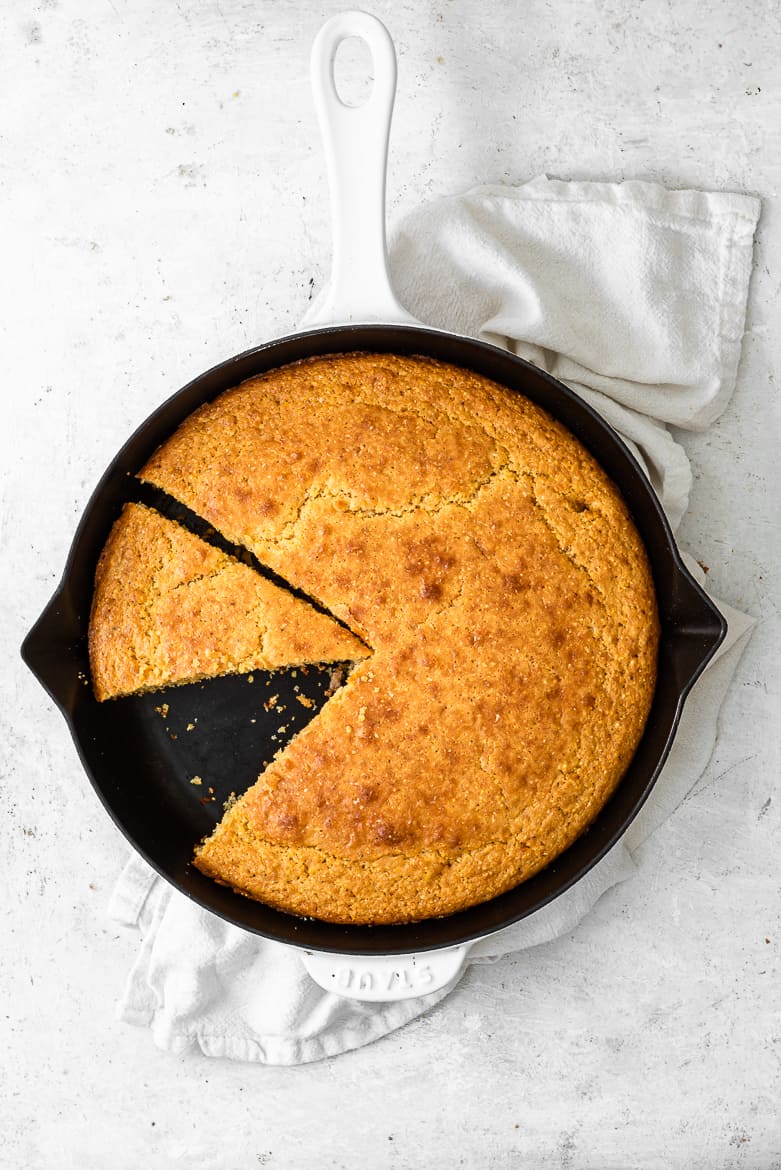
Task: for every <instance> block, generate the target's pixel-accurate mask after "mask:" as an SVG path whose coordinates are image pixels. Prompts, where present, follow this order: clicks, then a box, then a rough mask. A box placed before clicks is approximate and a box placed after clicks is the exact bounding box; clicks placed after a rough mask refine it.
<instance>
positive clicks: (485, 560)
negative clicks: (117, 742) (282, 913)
mask: <svg viewBox="0 0 781 1170" xmlns="http://www.w3.org/2000/svg"><path fill="white" fill-rule="evenodd" d="M141 477H142V478H143V479H146V480H148V481H150V482H151V483H154V484H156V485H157V486H159V487H161V488H163V489H164V490H165V491H167V492H168V493H169V494H171V495H173V496H175V497H176V498H177V499H179V500H180V501H182V502H183V503H184V504H186V505H187V506H188V507H189V508H191V509H193V511H195V512H197V513H198V514H200V515H201V516H203V517H204V518H205V519H207V520H208V521H209V522H210V523H211V524H213V525H214V527H215V528H217V529H218V530H219V531H221V532H222V533H223V534H224V535H225V536H227V537H228V538H229V539H230V540H232V541H234V542H235V543H238V544H243V545H245V546H246V547H247V548H249V549H250V550H251V551H252V552H253V553H254V554H255V555H256V556H257V557H258V558H259V559H260V560H261V561H262V562H264V563H265V564H267V565H268V566H269V567H270V568H272V569H274V570H275V571H277V572H279V573H280V574H282V575H283V576H284V577H285V579H286V580H289V581H290V582H291V583H292V584H293V585H295V586H296V587H298V588H301V589H303V590H305V591H306V592H307V593H308V594H309V595H310V596H312V597H315V598H317V599H318V601H320V602H321V603H322V604H323V605H324V606H325V607H326V608H328V609H329V610H330V612H332V613H334V614H335V615H336V616H337V617H339V618H340V619H341V620H342V621H344V622H345V623H346V624H347V625H349V626H350V628H352V629H353V630H355V631H356V633H358V634H360V636H361V637H362V638H364V639H365V640H366V641H367V642H368V643H369V644H370V645H371V646H372V647H373V649H374V654H373V656H372V658H371V659H368V660H367V661H365V662H363V663H362V664H360V665H359V666H358V667H357V668H356V669H355V670H354V671H353V672H352V674H351V676H350V679H349V680H348V682H347V684H346V685H345V686H344V687H343V688H342V689H341V690H340V691H339V692H338V694H337V695H336V696H335V697H334V698H333V699H332V700H331V701H330V702H329V703H328V704H327V705H326V706H325V707H324V708H323V710H322V711H321V712H320V713H319V714H318V716H317V717H316V718H315V719H314V720H313V721H312V722H311V723H309V724H308V725H307V727H306V728H304V729H303V730H302V731H301V732H300V733H299V735H298V736H297V737H296V738H295V739H293V740H292V741H291V742H290V743H289V744H288V745H287V746H286V748H285V749H284V750H283V751H282V752H280V753H279V755H278V756H277V757H276V758H275V759H274V760H273V761H272V763H271V764H270V766H269V767H268V768H267V769H266V770H265V772H264V773H263V774H262V775H261V776H260V778H259V780H258V782H257V783H256V784H255V785H254V786H253V787H252V788H251V789H250V790H249V791H248V792H247V793H246V794H245V795H244V796H243V797H242V798H241V799H240V800H239V801H238V802H237V804H236V805H235V806H234V807H233V808H232V809H231V810H230V812H229V813H228V814H227V815H226V817H225V818H224V819H223V821H222V823H221V825H220V826H218V828H217V830H216V831H215V833H214V834H213V835H212V837H211V838H209V839H208V840H207V841H206V842H205V843H204V844H203V845H202V846H201V847H200V848H199V849H198V851H197V855H196V865H197V866H198V867H199V868H200V869H201V870H202V871H203V872H205V873H208V874H210V875H211V876H212V877H214V878H216V879H217V880H219V881H222V882H226V883H228V884H229V885H232V886H233V887H234V888H235V889H237V890H239V891H240V892H243V893H245V894H248V895H250V896H252V897H257V898H259V899H261V900H263V901H266V902H269V903H270V904H272V905H275V906H278V907H280V908H282V909H285V910H288V911H291V912H294V913H298V914H305V915H311V916H314V917H319V918H324V919H327V920H330V921H336V922H355V923H360V922H364V923H381V922H402V921H409V920H414V919H420V918H426V917H432V916H435V915H440V914H447V913H452V912H454V911H455V910H458V909H461V908H463V907H465V906H469V905H473V904H474V903H476V902H480V901H484V900H486V899H488V898H490V897H493V896H495V895H496V894H498V893H500V892H503V891H504V890H506V889H508V888H510V887H512V886H514V885H516V884H517V883H518V882H520V881H523V880H525V879H526V878H528V877H530V876H531V875H532V874H533V873H536V872H537V871H538V870H539V869H540V868H542V867H543V866H544V865H546V864H547V863H548V862H549V861H550V860H551V859H552V858H553V857H555V856H556V855H557V854H558V853H560V852H561V851H562V850H563V849H565V848H566V847H567V846H568V845H569V844H570V843H571V842H572V841H573V840H574V839H575V838H576V837H577V836H579V835H580V834H581V833H582V832H583V831H584V830H585V829H586V828H587V826H588V825H589V824H590V823H591V821H592V820H593V819H594V817H595V816H596V814H597V813H598V812H599V810H600V809H601V808H602V806H603V805H604V803H605V801H606V800H607V799H608V797H609V796H610V794H611V792H612V791H613V789H614V788H615V786H616V784H617V783H618V781H619V779H620V777H621V775H622V774H623V772H624V771H625V769H626V767H627V765H628V763H629V760H630V759H631V756H632V754H633V752H634V750H635V748H636V746H637V743H638V742H639V739H640V736H641V734H642V730H643V727H644V724H645V720H646V717H647V713H648V710H649V708H650V703H651V699H652V696H653V690H654V683H655V672H656V652H657V642H658V620H657V615H656V606H655V599H654V592H653V586H652V582H651V575H650V570H649V567H648V562H647V558H646V555H645V551H644V549H643V546H642V543H641V541H640V538H639V536H638V534H637V531H636V529H635V528H634V525H633V524H632V521H631V519H630V517H629V514H628V512H627V509H626V507H625V505H624V503H623V501H622V499H621V497H620V495H619V493H618V492H617V490H616V489H615V487H614V486H613V485H612V484H611V483H610V481H609V480H608V478H607V477H606V476H605V474H604V472H602V470H601V469H600V468H599V466H598V465H597V463H596V462H595V461H594V460H593V459H592V458H591V456H590V455H589V454H588V453H587V452H586V451H585V450H584V448H583V447H581V446H580V444H578V443H577V441H576V440H575V439H574V438H573V437H572V435H570V434H569V432H567V431H566V430H565V429H564V428H563V427H562V426H560V425H559V424H558V423H556V422H555V421H554V420H553V419H551V418H550V417H549V416H548V415H547V414H546V413H545V412H544V411H542V410H540V409H539V408H538V407H536V406H534V405H533V404H532V403H530V402H528V401H527V400H526V399H524V398H522V397H521V396H519V395H516V394H512V393H511V392H509V391H507V390H505V389H504V388H502V387H501V386H498V385H495V384H493V383H491V382H489V381H487V380H486V379H483V378H480V377H478V376H477V375H474V374H471V373H469V372H467V371H464V370H461V369H458V368H456V367H452V366H448V365H445V364H443V363H439V362H433V361H430V360H428V359H422V358H421V359H418V358H402V357H396V356H393V355H370V354H356V355H346V356H335V357H332V358H322V359H313V360H311V361H307V362H302V363H298V364H296V365H294V366H288V367H284V368H282V369H280V370H276V371H273V372H272V373H270V374H267V375H264V376H263V377H260V378H255V379H252V380H251V381H249V382H246V383H244V384H242V385H241V386H239V387H237V388H236V389H234V390H232V391H229V392H228V393H226V394H223V395H222V396H221V397H220V398H219V399H217V400H216V401H215V402H214V403H211V404H209V405H207V406H205V407H203V408H201V410H199V411H197V412H196V413H195V414H194V415H192V416H191V417H190V418H189V419H188V420H186V422H185V423H184V424H183V426H182V427H180V428H179V430H178V431H177V432H176V434H175V435H174V436H173V437H172V438H171V439H170V440H169V441H168V443H166V444H165V445H164V446H163V447H162V448H161V449H160V450H159V451H158V452H156V453H155V455H154V456H153V458H152V459H151V460H150V462H149V463H148V464H147V466H146V467H145V468H144V469H143V471H142V472H141Z"/></svg>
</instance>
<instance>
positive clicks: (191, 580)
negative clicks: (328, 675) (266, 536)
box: [89, 504, 368, 700]
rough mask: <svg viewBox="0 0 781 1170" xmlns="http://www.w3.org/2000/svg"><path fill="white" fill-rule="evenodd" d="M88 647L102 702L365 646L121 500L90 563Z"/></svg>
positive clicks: (342, 654) (348, 656) (356, 653)
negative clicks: (92, 564) (118, 511)
mask: <svg viewBox="0 0 781 1170" xmlns="http://www.w3.org/2000/svg"><path fill="white" fill-rule="evenodd" d="M89 653H90V668H91V674H92V682H93V688H94V691H95V695H96V697H97V698H98V699H101V700H102V699H110V698H114V697H116V696H117V695H127V694H131V693H137V692H139V691H146V690H154V689H156V688H158V687H164V686H172V685H176V684H179V683H187V682H195V681H196V680H198V679H202V678H213V677H215V676H217V675H221V674H233V673H241V672H243V671H249V670H272V669H274V668H275V667H278V666H296V665H299V664H301V663H306V662H313V661H315V662H343V661H347V660H355V659H360V658H363V657H365V656H366V655H367V654H368V650H367V648H366V647H365V646H363V645H362V644H361V642H359V641H358V639H357V638H354V637H353V636H352V634H350V632H349V631H348V630H344V629H342V627H341V626H339V625H338V624H337V623H336V622H335V621H333V620H332V619H331V618H329V617H327V616H326V615H324V614H320V613H318V612H317V610H315V609H312V608H311V606H308V605H306V604H305V603H304V602H303V601H299V600H298V598H296V597H294V596H293V595H292V594H290V593H287V592H286V591H285V590H284V589H280V588H279V587H278V586H276V585H274V584H273V583H272V582H271V581H267V580H266V579H265V578H264V577H261V576H260V575H259V574H258V573H256V572H255V571H254V570H253V569H250V568H248V567H247V566H246V565H242V564H240V563H239V562H238V561H236V560H234V559H233V558H232V557H229V556H227V555H226V554H225V553H223V552H220V551H219V550H218V549H216V548H212V546H211V545H208V544H206V543H205V542H204V541H202V540H200V539H199V537H197V536H194V535H193V534H192V533H190V532H188V531H187V530H186V529H184V528H182V527H180V525H178V524H175V523H174V522H173V521H172V520H168V519H166V518H165V517H164V516H161V515H160V513H159V512H156V511H154V510H152V509H150V508H145V507H143V506H142V505H140V504H126V505H125V507H124V509H123V511H122V513H121V515H120V517H119V519H118V520H117V522H116V523H115V525H114V527H113V528H112V530H111V534H110V536H109V539H108V541H107V543H106V546H105V548H104V549H103V553H102V554H101V557H100V561H99V563H98V569H97V574H96V578H95V593H94V597H93V603H92V614H91V617H90V626H89Z"/></svg>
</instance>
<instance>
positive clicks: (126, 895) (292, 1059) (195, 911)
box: [109, 178, 759, 1064]
mask: <svg viewBox="0 0 781 1170" xmlns="http://www.w3.org/2000/svg"><path fill="white" fill-rule="evenodd" d="M758 214H759V203H758V200H756V199H754V198H751V197H749V196H745V195H733V194H719V193H716V194H707V193H703V192H697V191H667V190H665V189H664V188H662V187H659V186H657V185H655V184H650V183H639V182H632V183H623V184H611V183H563V182H557V181H553V180H548V179H545V178H540V179H536V180H534V181H533V182H531V183H527V184H525V185H524V186H522V187H518V188H514V189H508V188H502V187H481V188H477V189H476V190H473V191H470V192H468V193H467V194H466V195H462V196H456V197H454V198H450V199H445V200H441V201H439V202H437V203H434V204H432V205H430V206H427V207H424V208H421V209H420V210H419V211H417V212H415V213H414V214H413V215H411V216H410V217H409V218H408V219H407V220H406V221H405V222H404V223H403V224H402V225H401V227H400V229H399V230H398V232H397V234H396V236H395V238H394V241H393V244H392V248H391V264H392V270H393V274H394V279H395V284H396V287H397V289H398V292H399V295H400V299H401V300H402V301H403V302H404V304H405V305H406V306H407V308H408V309H409V310H410V311H411V312H412V313H414V314H415V315H416V316H417V317H419V318H420V320H421V321H424V322H426V323H427V324H431V325H436V326H439V327H442V328H446V329H452V330H454V331H457V332H461V333H467V334H470V335H473V336H477V337H482V338H484V339H487V340H490V341H493V342H494V343H495V344H497V345H501V346H503V347H505V348H508V349H511V350H512V351H513V352H514V353H517V354H519V355H520V356H522V357H525V358H527V359H528V360H530V361H533V362H534V363H535V364H536V365H538V366H540V367H542V368H543V369H545V370H547V371H549V372H550V373H551V374H553V375H555V376H556V377H557V378H560V379H561V380H562V381H565V382H567V383H568V384H569V385H571V386H572V387H573V388H574V389H575V390H577V392H578V393H580V394H581V395H583V397H584V398H586V399H587V400H588V401H589V402H590V403H591V404H592V405H593V406H594V407H595V408H596V409H597V410H598V411H600V413H601V414H602V415H603V416H604V417H605V418H606V419H607V420H608V421H609V422H610V423H611V425H612V426H613V427H615V429H616V430H617V431H619V432H620V433H621V434H622V435H623V437H624V438H625V439H626V440H627V442H628V443H629V444H630V446H632V447H633V449H634V451H635V453H636V454H637V455H638V458H639V459H640V460H641V462H642V464H643V466H644V467H645V468H646V470H647V471H648V474H649V476H650V478H651V480H652V482H653V484H654V486H655V487H656V490H657V492H658V493H659V496H660V499H661V501H662V504H663V506H664V508H665V510H666V511H667V514H668V516H669V518H670V520H671V522H672V523H673V525H676V524H677V523H678V521H679V520H680V518H681V516H682V515H683V513H684V511H685V509H686V505H687V501H688V493H689V488H690V483H691V473H690V470H689V464H688V460H687V458H686V455H685V452H684V450H683V448H682V447H681V446H680V444H679V443H677V442H676V441H675V440H674V439H673V437H672V435H671V434H670V432H669V431H668V430H667V426H666V424H671V425H674V426H675V427H680V428H690V429H702V428H704V427H707V426H708V425H710V423H712V422H713V420H714V419H715V418H717V417H718V415H719V414H720V413H721V411H722V410H723V409H724V407H725V405H726V403H727V402H728V400H729V397H730V395H731V393H732V390H733V388H734V385H735V377H736V371H737V364H738V359H739V356H740V343H741V338H742V335H743V329H744V322H745V311H746V298H747V294H748V285H749V279H750V274H751V258H752V241H753V235H754V229H755V227H756V222H757V218H758ZM689 567H690V568H691V569H692V571H693V572H694V573H695V575H697V576H698V577H699V579H700V580H702V579H703V574H702V572H701V571H700V570H699V567H698V566H697V565H696V563H695V562H694V561H692V560H691V559H689ZM717 604H718V605H719V606H720V608H721V609H722V612H723V613H724V614H725V616H726V618H727V621H728V623H729V634H728V637H727V639H726V641H725V642H724V644H723V645H722V646H721V647H720V650H719V653H718V655H717V656H716V657H715V658H714V660H713V662H712V663H711V665H710V666H709V667H708V669H707V670H706V671H705V673H704V674H703V676H702V677H701V679H700V680H699V682H698V683H697V685H696V686H695V688H694V690H693V691H692V694H691V695H690V696H689V699H688V700H687V704H686V707H685V710H684V715H683V719H682V721H681V724H680V727H679V730H678V734H677V736H676V739H675V743H674V746H673V749H672V752H671V754H670V756H669V759H668V761H667V763H666V764H665V767H664V769H663V772H662V775H661V776H660V778H659V780H658V781H657V784H656V786H655V788H654V791H653V793H652V796H651V797H650V799H649V800H648V801H647V803H646V805H645V806H644V808H643V810H642V812H641V814H640V815H639V816H638V818H637V819H636V820H635V821H634V822H633V824H632V826H631V827H630V829H629V831H628V832H627V833H626V834H625V836H624V837H623V839H622V840H621V842H620V843H619V844H618V845H616V846H615V847H614V848H613V849H612V850H611V851H610V853H608V855H607V856H606V857H605V858H603V860H602V861H601V862H600V863H599V865H597V866H595V867H594V869H592V870H591V871H590V873H589V874H587V875H586V877H585V878H583V879H582V880H581V881H580V882H578V883H577V884H576V885H575V886H573V887H572V888H571V889H570V890H568V891H567V893H565V894H564V895H562V896H561V897H559V898H557V899H556V900H555V901H554V902H552V903H551V904H550V905H549V906H547V907H545V908H544V909H543V910H540V911H538V912H537V913H536V914H534V915H532V916H530V917H529V918H527V919H525V920H524V921H522V922H520V923H518V924H516V925H515V926H512V927H509V928H507V929H506V930H504V931H501V932H499V933H498V934H494V935H492V936H491V937H490V938H488V939H485V940H483V941H482V942H480V943H478V944H477V945H476V946H475V948H474V949H473V950H472V952H471V955H470V961H477V962H481V961H483V962H485V961H491V960H494V959H496V958H497V957H499V956H501V955H504V954H508V953H510V952H512V951H516V950H520V949H522V948H526V947H531V946H536V945H539V944H540V943H544V942H546V941H549V940H550V939H553V938H555V937H557V936H558V935H561V934H563V933H566V932H567V931H570V930H572V929H573V927H574V926H575V925H576V924H577V923H578V922H579V921H580V920H581V919H582V918H583V916H584V915H585V914H586V913H587V912H588V910H589V909H590V908H591V907H592V906H593V905H594V903H595V902H596V901H597V899H598V898H599V897H600V896H601V895H602V894H603V893H604V892H605V890H607V889H609V888H610V887H611V886H613V885H615V884H616V883H617V882H620V881H623V880H625V879H626V878H628V877H630V876H631V875H632V874H634V873H635V872H636V869H637V864H638V857H637V854H636V850H637V849H638V846H639V845H640V844H641V843H642V841H644V840H645V839H646V837H647V836H648V834H649V833H651V832H653V831H654V830H655V829H656V828H658V826H659V825H660V824H662V823H663V821H664V820H665V819H666V818H667V817H668V816H669V815H670V813H672V812H673V810H674V809H675V808H676V807H677V805H678V804H680V802H681V800H683V798H684V797H685V796H686V795H687V794H688V793H689V792H690V791H691V789H692V788H693V786H694V785H695V784H696V782H697V780H698V778H699V777H700V775H701V774H702V771H703V769H704V768H705V766H706V765H707V762H708V759H709V758H710V755H711V753H712V750H713V745H714V743H715V738H716V722H717V716H718V711H719V708H720V706H721V703H722V700H723V698H724V695H725V693H726V690H727V687H728V686H729V682H730V679H731V678H732V675H733V673H734V670H735V667H736V665H737V661H738V658H739V656H740V653H741V651H742V649H743V647H744V645H745V642H746V640H747V637H748V632H749V630H750V628H751V625H752V622H751V619H750V618H748V617H746V616H745V615H744V614H740V613H738V612H737V611H735V610H733V609H731V608H730V607H729V606H727V605H726V604H724V603H723V602H717ZM633 855H634V856H633ZM640 865H641V866H642V862H640ZM109 913H110V914H111V915H112V916H113V917H114V918H115V919H117V920H118V921H120V922H124V923H127V924H129V925H133V926H136V927H138V928H139V929H140V932H141V938H142V942H141V948H140V951H139V954H138V957H137V959H136V962H135V964H134V965H133V968H132V970H131V972H130V975H129V978H128V982H127V986H126V989H125V993H124V996H123V998H122V1000H121V1002H120V1004H119V1006H118V1015H119V1018H121V1019H123V1020H126V1021H127V1022H128V1023H133V1024H138V1025H141V1026H150V1027H151V1029H152V1033H153V1036H154V1038H155V1041H156V1042H157V1043H158V1044H159V1045H160V1046H161V1047H164V1048H168V1049H171V1050H173V1051H176V1052H181V1051H184V1050H186V1049H187V1048H189V1047H193V1046H198V1047H199V1048H200V1049H201V1050H202V1051H203V1052H204V1053H207V1054H208V1055H212V1056H224V1057H231V1058H234V1059H239V1060H253V1061H260V1062H266V1063H269V1064H298V1063H304V1062H306V1061H312V1060H318V1059H320V1058H321V1057H324V1056H333V1055H335V1054H337V1053H340V1052H344V1051H347V1050H348V1049H351V1048H356V1047H359V1046H360V1045H362V1044H366V1043H368V1042H369V1041H370V1040H374V1039H377V1038H378V1037H379V1036H382V1035H384V1034H386V1033H387V1032H390V1031H392V1030H393V1029H395V1028H398V1027H400V1026H401V1025H402V1024H404V1023H406V1022H407V1021H408V1020H410V1019H412V1018H414V1017H415V1016H417V1015H419V1014H420V1013H421V1012H424V1011H426V1010H427V1009H428V1008H429V1007H431V1006H432V1005H433V1004H434V1003H437V1002H438V1001H439V1000H440V999H442V998H443V997H444V996H445V995H447V994H449V993H450V991H452V985H451V986H450V987H447V988H444V989H443V990H441V991H438V992H436V993H434V994H433V995H429V996H423V997H421V998H419V999H412V1000H406V1001H403V1002H398V1003H372V1004H368V1003H360V1002H357V1001H354V1000H347V999H342V998H340V997H339V996H337V995H334V994H333V993H331V992H325V991H322V990H321V989H320V988H319V987H318V986H317V985H316V984H315V983H314V982H313V981H312V980H311V979H310V977H309V975H308V974H307V973H306V971H305V970H304V968H303V966H302V964H301V961H300V959H299V956H298V953H297V951H296V950H295V949H294V948H290V947H286V946H283V945H281V944H279V943H273V942H269V941H266V940H264V939H260V938H258V937H256V936H255V935H251V934H248V933H247V932H246V931H243V930H240V929H239V928H238V927H234V926H230V925H229V924H228V923H226V922H223V921H222V920H221V919H219V918H216V917H215V916H214V915H212V914H210V913H209V912H208V911H205V910H202V909H200V908H199V907H197V906H196V905H194V904H193V903H192V902H190V901H189V900H188V899H187V898H185V897H183V896H181V895H180V894H178V893H177V892H176V891H175V890H173V889H172V888H171V887H170V886H169V885H168V884H167V883H165V882H163V881H162V880H161V879H160V878H158V877H157V876H156V875H155V874H154V873H153V871H152V870H150V869H149V867H148V866H147V865H146V864H145V863H144V862H143V861H141V859H140V858H138V857H136V856H133V857H132V858H131V859H130V861H129V862H128V864H127V866H126V868H125V870H124V872H123V874H122V875H121V877H120V879H119V882H118V884H117V887H116V889H115V891H114V895H113V898H112V902H111V906H110V908H109Z"/></svg>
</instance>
